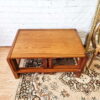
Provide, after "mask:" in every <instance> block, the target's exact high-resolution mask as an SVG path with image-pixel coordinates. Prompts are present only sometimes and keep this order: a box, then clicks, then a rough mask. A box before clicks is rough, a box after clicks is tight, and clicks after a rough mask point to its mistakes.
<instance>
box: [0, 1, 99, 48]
mask: <svg viewBox="0 0 100 100" xmlns="http://www.w3.org/2000/svg"><path fill="white" fill-rule="evenodd" d="M97 2H98V0H0V46H10V45H12V41H13V39H14V37H15V34H16V31H17V30H18V29H20V28H32V29H47V28H54V29H55V28H56V29H57V28H58V29H59V28H76V29H78V31H79V33H80V37H81V39H82V40H83V42H84V39H85V36H86V34H87V33H88V32H89V31H90V28H91V24H92V20H93V17H94V13H95V10H96V5H97Z"/></svg>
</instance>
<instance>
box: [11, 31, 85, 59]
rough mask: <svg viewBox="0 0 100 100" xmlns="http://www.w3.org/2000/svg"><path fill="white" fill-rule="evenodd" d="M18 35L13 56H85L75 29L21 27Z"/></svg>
mask: <svg viewBox="0 0 100 100" xmlns="http://www.w3.org/2000/svg"><path fill="white" fill-rule="evenodd" d="M17 36H18V37H17V39H16V40H15V42H16V43H15V45H14V48H13V51H12V54H11V58H30V57H36V58H37V57H38V58H56V57H73V56H74V57H84V56H85V50H84V48H83V46H82V43H81V40H80V38H79V36H78V33H77V31H76V30H75V29H39V30H38V29H34V30H32V29H21V30H19V31H18V35H17Z"/></svg>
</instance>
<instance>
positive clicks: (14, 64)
mask: <svg viewBox="0 0 100 100" xmlns="http://www.w3.org/2000/svg"><path fill="white" fill-rule="evenodd" d="M7 61H8V63H9V65H10V68H11V70H12V72H13V74H14V76H15V78H16V79H17V78H19V74H18V73H17V72H16V71H17V70H18V65H17V62H16V60H15V59H10V58H8V59H7Z"/></svg>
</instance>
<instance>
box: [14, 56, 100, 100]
mask: <svg viewBox="0 0 100 100" xmlns="http://www.w3.org/2000/svg"><path fill="white" fill-rule="evenodd" d="M58 61H59V59H58ZM23 62H24V65H25V66H26V65H27V66H29V67H30V66H33V65H34V66H35V65H36V66H37V65H38V66H40V65H41V59H38V60H36V59H35V60H32V59H31V60H23ZM68 63H73V61H71V60H68ZM15 100H100V56H97V57H96V58H95V60H94V62H93V64H92V66H91V68H90V69H89V70H88V69H87V68H86V69H85V71H84V72H83V73H82V75H81V77H80V78H77V77H75V75H74V73H73V72H62V73H54V74H43V73H42V74H39V73H29V74H23V75H22V79H21V81H20V83H19V86H18V89H17V93H16V97H15Z"/></svg>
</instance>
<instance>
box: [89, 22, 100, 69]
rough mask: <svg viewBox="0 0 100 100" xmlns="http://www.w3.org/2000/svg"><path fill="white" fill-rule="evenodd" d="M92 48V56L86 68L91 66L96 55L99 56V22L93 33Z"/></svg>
mask: <svg viewBox="0 0 100 100" xmlns="http://www.w3.org/2000/svg"><path fill="white" fill-rule="evenodd" d="M92 47H93V54H92V57H91V60H90V62H89V64H88V68H90V66H91V64H92V63H93V60H94V58H95V57H96V56H97V55H98V54H100V22H98V23H97V25H96V27H95V29H94V33H93V35H92Z"/></svg>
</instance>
